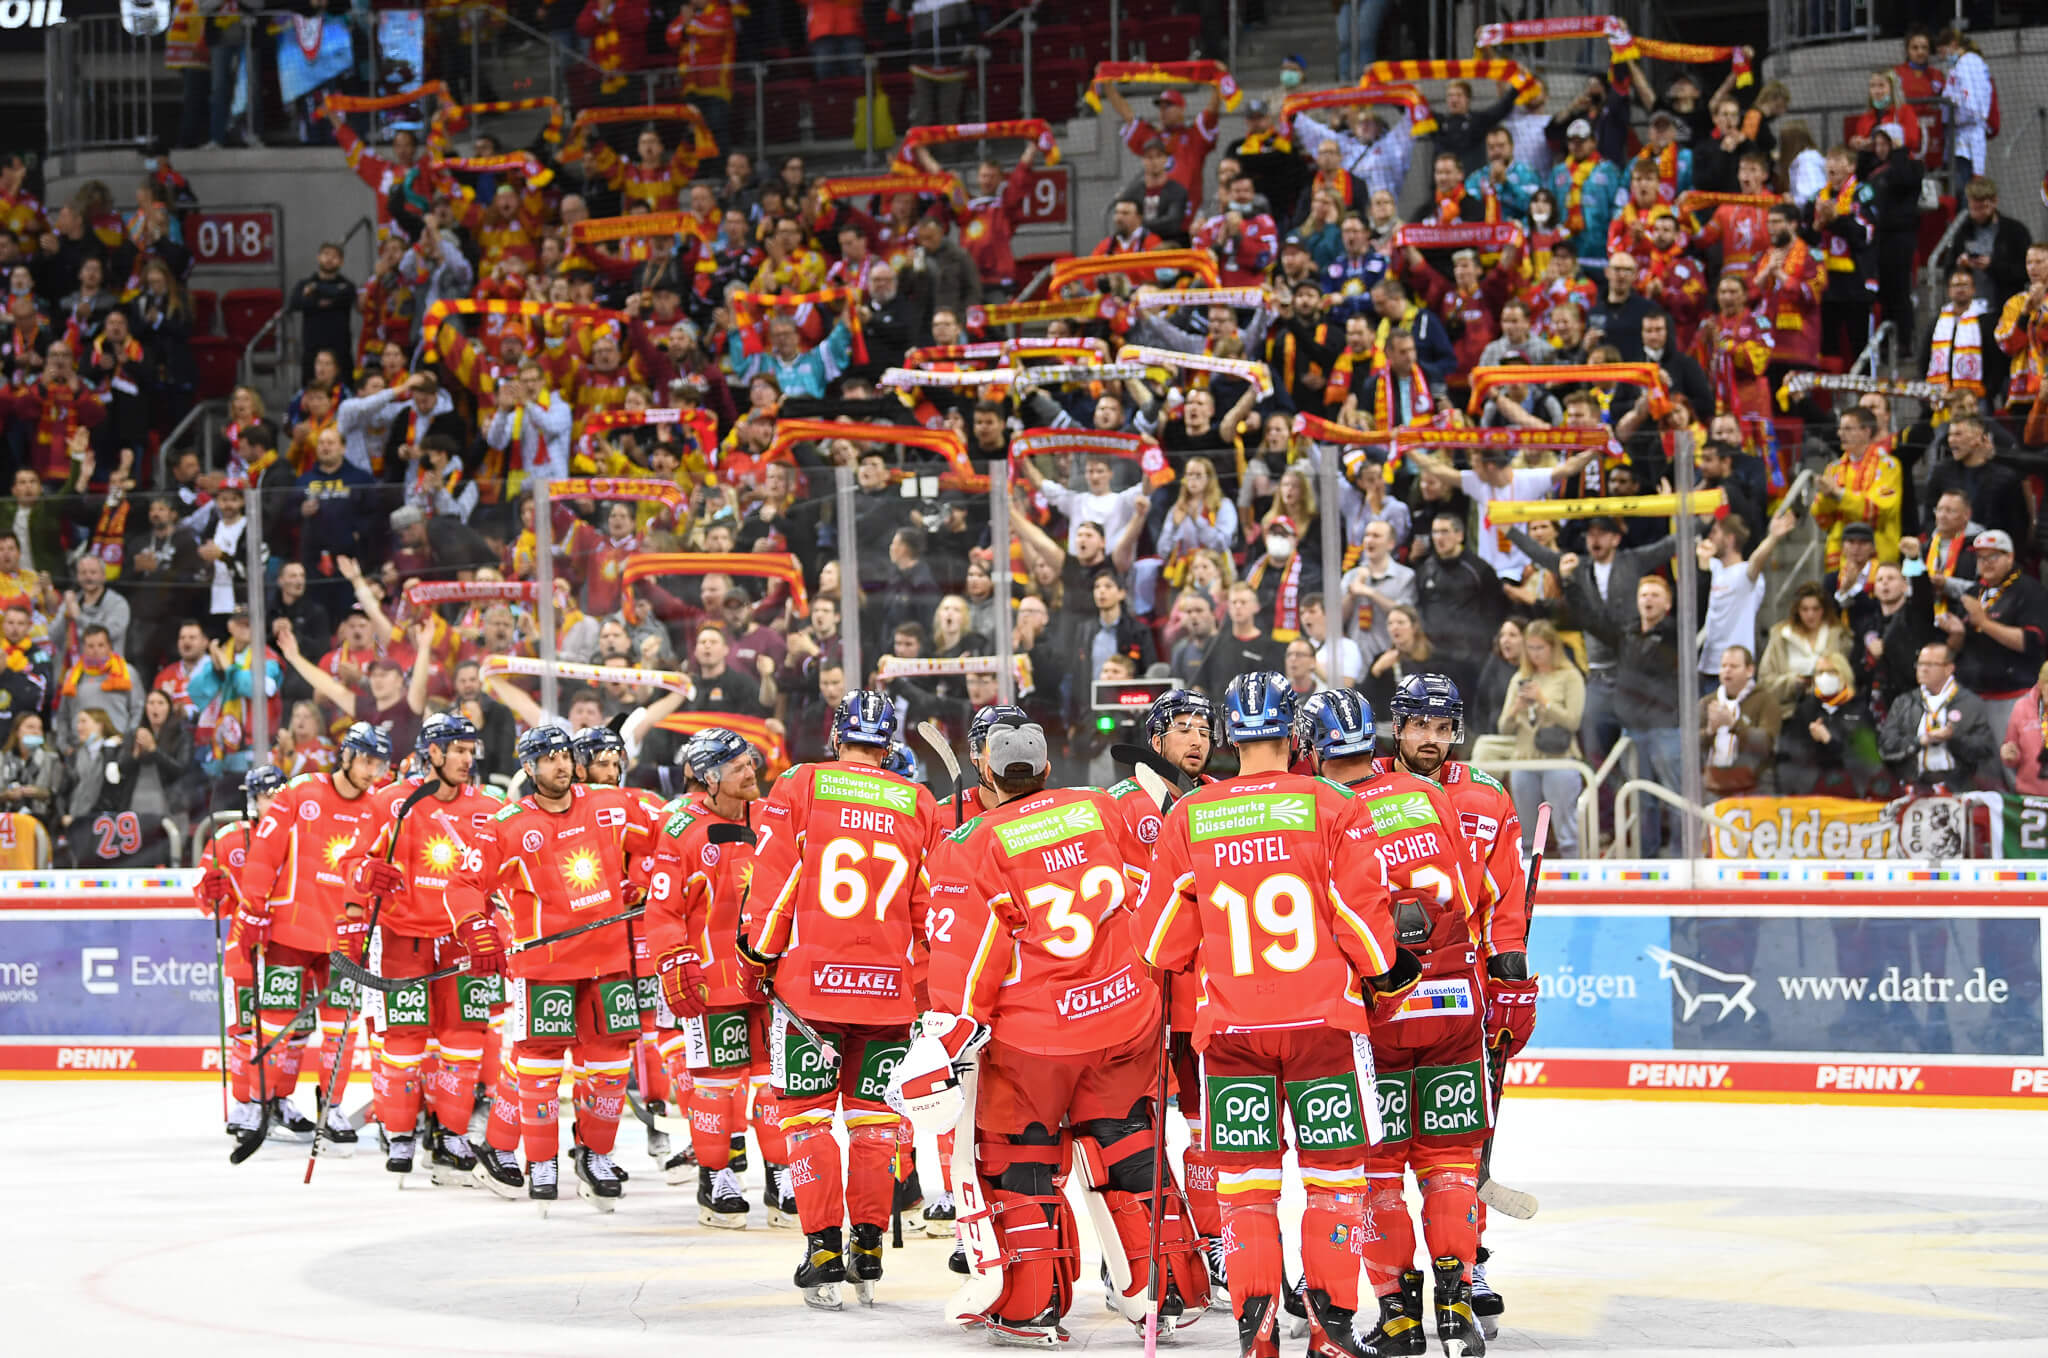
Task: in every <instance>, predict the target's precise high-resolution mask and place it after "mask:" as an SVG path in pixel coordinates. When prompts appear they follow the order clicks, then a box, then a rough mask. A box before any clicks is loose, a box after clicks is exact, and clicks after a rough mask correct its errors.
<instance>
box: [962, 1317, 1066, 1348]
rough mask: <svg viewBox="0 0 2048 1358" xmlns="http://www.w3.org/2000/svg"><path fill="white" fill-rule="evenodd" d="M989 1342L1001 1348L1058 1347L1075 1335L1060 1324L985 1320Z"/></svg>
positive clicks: (984, 1328)
mask: <svg viewBox="0 0 2048 1358" xmlns="http://www.w3.org/2000/svg"><path fill="white" fill-rule="evenodd" d="M982 1329H983V1330H984V1332H986V1333H987V1335H988V1342H989V1343H990V1345H992V1346H993V1347H995V1348H999V1349H1056V1348H1058V1347H1059V1346H1060V1345H1062V1344H1064V1343H1066V1342H1068V1340H1070V1339H1072V1338H1073V1336H1072V1335H1070V1334H1068V1333H1067V1332H1066V1330H1065V1329H1063V1328H1061V1327H1060V1326H1058V1325H1052V1326H1040V1325H998V1324H996V1323H994V1322H993V1321H985V1322H983V1325H982Z"/></svg>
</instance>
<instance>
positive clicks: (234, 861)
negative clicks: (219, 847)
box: [228, 849, 249, 868]
mask: <svg viewBox="0 0 2048 1358" xmlns="http://www.w3.org/2000/svg"><path fill="white" fill-rule="evenodd" d="M248 857H249V851H248V850H247V849H229V850H228V866H229V867H231V868H239V867H241V866H242V864H243V863H244V862H245V861H246V860H247V859H248Z"/></svg>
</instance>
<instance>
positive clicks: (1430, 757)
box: [1399, 741, 1451, 778]
mask: <svg viewBox="0 0 2048 1358" xmlns="http://www.w3.org/2000/svg"><path fill="white" fill-rule="evenodd" d="M1399 748H1400V752H1401V767H1402V768H1404V769H1406V770H1407V771H1408V772H1410V773H1412V774H1415V775H1417V776H1418V777H1422V778H1434V777H1436V776H1437V774H1438V773H1439V772H1441V771H1442V770H1443V766H1444V761H1445V760H1447V759H1449V758H1450V756H1451V747H1450V746H1449V745H1440V744H1437V743H1435V742H1433V741H1423V742H1422V743H1421V744H1419V745H1417V746H1416V747H1415V749H1414V750H1413V752H1412V753H1411V752H1410V750H1409V748H1408V746H1406V745H1402V746H1400V747H1399Z"/></svg>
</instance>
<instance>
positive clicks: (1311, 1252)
mask: <svg viewBox="0 0 2048 1358" xmlns="http://www.w3.org/2000/svg"><path fill="white" fill-rule="evenodd" d="M1371 1237H1372V1214H1371V1212H1370V1210H1369V1209H1368V1208H1367V1206H1366V1200H1365V1196H1364V1195H1363V1194H1360V1193H1333V1192H1330V1191H1329V1190H1327V1189H1319V1188H1312V1189H1310V1190H1309V1194H1308V1210H1307V1211H1306V1212H1304V1213H1302V1217H1301V1271H1302V1273H1303V1274H1304V1275H1305V1276H1306V1277H1307V1279H1308V1285H1309V1286H1310V1287H1320V1288H1321V1289H1322V1290H1323V1291H1324V1292H1326V1293H1328V1294H1329V1297H1330V1300H1331V1301H1332V1302H1335V1303H1336V1304H1337V1305H1339V1306H1341V1307H1343V1308H1344V1309H1345V1310H1347V1311H1355V1310H1357V1309H1358V1260H1359V1258H1360V1256H1361V1255H1363V1254H1364V1252H1365V1245H1366V1242H1367V1241H1368V1240H1370V1239H1371Z"/></svg>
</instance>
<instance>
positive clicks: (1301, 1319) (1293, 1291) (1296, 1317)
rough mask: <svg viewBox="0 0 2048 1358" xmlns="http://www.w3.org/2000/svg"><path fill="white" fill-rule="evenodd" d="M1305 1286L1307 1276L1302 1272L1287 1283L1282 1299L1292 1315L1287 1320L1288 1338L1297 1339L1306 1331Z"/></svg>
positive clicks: (1306, 1300)
mask: <svg viewBox="0 0 2048 1358" xmlns="http://www.w3.org/2000/svg"><path fill="white" fill-rule="evenodd" d="M1307 1287H1308V1277H1307V1275H1306V1274H1304V1275H1303V1276H1302V1277H1299V1278H1296V1279H1295V1280H1294V1281H1293V1282H1291V1283H1289V1284H1288V1285H1287V1295H1286V1296H1285V1297H1284V1298H1283V1299H1282V1300H1283V1304H1284V1305H1285V1306H1286V1307H1287V1314H1288V1315H1289V1316H1290V1317H1292V1318H1291V1319H1290V1320H1289V1321H1288V1322H1287V1337H1288V1338H1289V1339H1299V1338H1301V1337H1302V1336H1303V1335H1305V1334H1307V1333H1308V1298H1307V1296H1305V1295H1304V1292H1305V1291H1306V1289H1307Z"/></svg>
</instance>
